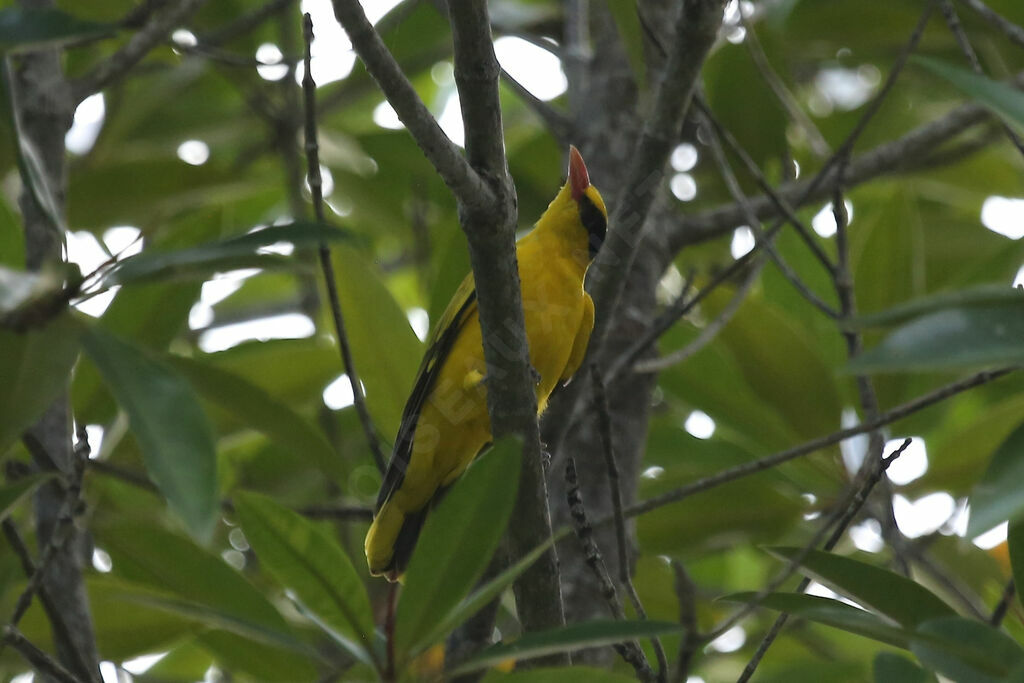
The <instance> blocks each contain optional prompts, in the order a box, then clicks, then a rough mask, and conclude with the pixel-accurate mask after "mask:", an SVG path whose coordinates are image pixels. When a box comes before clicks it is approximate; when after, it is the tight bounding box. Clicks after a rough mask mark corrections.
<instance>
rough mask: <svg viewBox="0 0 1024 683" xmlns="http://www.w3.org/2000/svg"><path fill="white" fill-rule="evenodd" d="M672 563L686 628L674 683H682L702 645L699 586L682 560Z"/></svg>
mask: <svg viewBox="0 0 1024 683" xmlns="http://www.w3.org/2000/svg"><path fill="white" fill-rule="evenodd" d="M670 564H671V566H672V571H673V572H674V573H675V589H676V596H677V597H678V598H679V623H680V624H681V625H682V627H683V629H684V631H683V635H682V638H680V640H679V652H678V654H677V655H676V667H675V669H674V671H673V672H672V683H682V682H683V681H684V680H686V679H687V678H688V677H689V673H690V660H691V659H693V655H694V653H695V652H696V651H697V648H698V647H700V634H698V633H697V586H696V585H694V583H693V579H692V578H690V575H689V574H688V573H687V571H686V567H684V566H683V563H682V562H680V561H679V560H676V559H674V558H673V559H671V560H670Z"/></svg>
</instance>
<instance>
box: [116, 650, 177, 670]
mask: <svg viewBox="0 0 1024 683" xmlns="http://www.w3.org/2000/svg"><path fill="white" fill-rule="evenodd" d="M166 656H167V653H166V652H156V653H154V654H151V655H142V656H141V657H135V658H134V659H127V660H125V661H124V662H123V663H122V664H121V666H122V667H124V670H125V671H127V672H128V673H130V674H135V675H136V676H138V675H139V674H144V673H146V672H147V671H149V670H150V669H152V668H153V666H154V665H155V664H156V663H157V662H159V661H160V660H161V659H163V658H164V657H166Z"/></svg>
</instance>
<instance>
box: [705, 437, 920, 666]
mask: <svg viewBox="0 0 1024 683" xmlns="http://www.w3.org/2000/svg"><path fill="white" fill-rule="evenodd" d="M911 442H912V439H906V440H904V441H903V443H902V444H901V445H900V447H899V448H897V449H896V450H895V451H893V453H891V454H890V455H889V456H887V457H882V452H881V450H878V451H875V452H872V454H871V465H870V468H869V469H868V470H864V473H865V474H866V476H865V477H864V482H863V484H861V485H860V486H856V487H853V488H852V489H851V491H850V495H849V497H848V499H847V500H846V501H845V503H844V504H843V505H842V506H840V507H839V508H837V510H836V514H835V515H834V516H833V517H832V518H830V519H829V520H828V521H827V522H826V523H825V524H824V525H822V527H821V528H820V529H819V530H818V533H817V534H815V538H814V539H812V540H811V542H810V543H808V544H807V546H806V547H805V548H804V549H803V551H802V552H801V553H799V554H798V555H797V556H794V557H793V558H792V559H791V561H790V563H789V567H793V568H794V569H795V568H796V566H799V565H800V564H801V563H802V562H803V560H804V558H806V556H807V555H808V554H809V552H810V551H811V550H812V549H813V548H814V547H815V546H816V545H817V544H818V540H820V536H822V535H824V532H825V531H827V530H828V529H830V528H831V529H832V533H831V534H830V535H829V538H828V540H827V541H825V544H824V545H823V546H822V548H823V550H825V552H829V551H831V550H832V549H833V548H835V547H836V545H837V544H838V543H839V540H840V539H841V538H842V537H843V535H844V534H845V533H846V529H847V527H849V526H850V523H851V522H853V520H854V519H855V518H856V517H857V514H858V513H859V512H860V509H861V508H862V507H863V506H864V503H865V502H866V501H867V499H868V496H869V495H870V493H871V490H872V489H873V488H874V487H875V485H876V484H878V482H879V481H880V480H881V478H882V475H883V474H885V471H886V470H887V469H889V465H890V464H892V462H893V461H894V460H895V459H896V458H898V457H900V456H901V455H903V451H905V450H906V449H907V447H908V446H910V444H911ZM833 525H834V526H833ZM787 568H788V567H787ZM784 574H785V573H784ZM785 578H787V579H788V578H789V576H786V577H785ZM773 583H774V585H772V586H771V587H770V588H769V589H766V590H765V591H762V592H760V593H758V595H757V596H756V597H755V598H754V599H753V600H752V601H751V602H750V603H749V604H748V606H756V605H758V604H760V602H761V601H762V600H764V599H765V597H767V596H768V595H769V594H770V593H771V592H773V591H775V590H776V589H777V588H778V587H779V586H781V585H782V581H778V582H773ZM810 585H811V579H810V578H809V577H805V578H803V579H801V581H800V583H799V584H798V585H797V587H796V592H797V593H803V592H804V591H805V590H807V587H808V586H810ZM788 620H789V614H788V613H787V612H783V613H782V614H780V615H779V616H778V617H777V618H776V619H775V622H774V623H773V624H772V626H771V628H770V629H768V633H766V634H765V636H764V638H763V639H762V640H761V643H760V644H759V645H758V647H757V651H756V652H754V655H753V656H752V657H751V658H750V661H749V662H747V665H746V666H745V667H744V669H743V673H741V674H740V677H739V678H738V679H737V680H736V683H745V682H746V681H748V680H750V677H751V676H753V675H754V671H756V670H757V666H758V664H760V663H761V660H762V659H763V658H764V655H765V653H767V652H768V648H770V647H771V646H772V643H774V642H775V639H776V638H777V637H778V635H779V633H781V632H782V629H783V627H784V626H785V625H786V621H788ZM727 623H728V624H729V625H730V626H731V625H732V624H733V623H736V622H735V621H731V623H729V622H727ZM715 633H724V631H722V629H717V630H716V631H715Z"/></svg>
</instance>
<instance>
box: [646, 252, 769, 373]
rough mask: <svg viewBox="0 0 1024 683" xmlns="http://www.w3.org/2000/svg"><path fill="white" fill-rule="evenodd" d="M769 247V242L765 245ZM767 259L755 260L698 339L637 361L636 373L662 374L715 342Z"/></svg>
mask: <svg viewBox="0 0 1024 683" xmlns="http://www.w3.org/2000/svg"><path fill="white" fill-rule="evenodd" d="M764 244H765V246H768V244H769V243H768V242H765V243H764ZM764 264H765V259H764V258H755V259H754V264H753V265H752V266H751V267H750V270H749V272H748V273H747V275H746V277H745V278H744V279H743V282H741V283H740V286H739V287H737V288H736V291H735V292H733V295H732V298H731V299H729V303H727V304H726V305H725V308H723V309H722V310H721V311H720V312H719V313H718V315H716V316H715V319H714V320H712V321H711V322H709V323H708V324H707V325H705V326H704V328H703V329H702V330H701V331H700V334H699V335H697V338H696V339H694V340H693V341H692V342H690V343H689V344H687V345H686V346H684V347H683V348H681V349H677V350H676V351H673V352H672V353H670V354H668V355H667V356H662V357H660V358H651V359H648V360H640V361H637V362H636V363H635V364H634V365H633V371H634V372H661V371H662V370H665V369H666V368H670V367H672V366H673V365H679V364H680V363H684V362H686V360H687V359H689V358H691V357H693V355H694V354H696V353H697V352H699V351H700V350H701V349H703V348H704V347H705V346H707V345H708V344H710V343H711V342H712V341H714V339H715V337H717V336H718V333H719V332H721V331H722V329H724V328H725V326H726V325H728V324H729V321H730V320H732V317H733V316H734V315H736V311H738V310H739V309H740V306H741V305H742V304H743V302H744V301H745V300H746V298H747V294H749V293H750V290H751V289H752V288H753V286H754V283H755V282H757V278H758V276H760V275H761V270H762V269H763V268H764Z"/></svg>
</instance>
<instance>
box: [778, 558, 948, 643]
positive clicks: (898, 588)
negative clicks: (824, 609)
mask: <svg viewBox="0 0 1024 683" xmlns="http://www.w3.org/2000/svg"><path fill="white" fill-rule="evenodd" d="M767 550H768V552H770V553H771V554H772V555H775V556H776V557H778V558H780V559H783V560H791V559H792V558H794V557H797V555H798V554H799V553H802V552H804V549H803V548H795V547H778V546H777V547H773V548H768V549H767ZM800 568H801V571H802V572H803V573H804V574H806V575H807V576H810V577H811V578H813V579H815V580H817V581H819V582H821V583H823V584H825V585H826V586H828V587H829V588H831V589H832V590H834V591H836V592H838V593H842V594H843V595H845V596H846V597H848V598H850V599H851V600H853V601H854V602H857V603H859V604H861V605H863V606H865V607H868V608H870V609H872V610H875V611H877V612H878V613H879V614H882V615H884V616H886V617H888V618H890V619H892V620H893V621H895V622H896V623H898V624H899V625H901V626H903V627H905V628H912V627H914V626H916V625H917V624H919V623H921V622H923V621H927V620H928V619H934V618H938V617H944V616H952V615H955V614H956V612H954V611H953V608H951V607H950V606H949V605H947V604H946V603H944V602H943V601H942V600H940V599H939V598H938V597H937V596H936V595H935V594H934V593H932V592H931V591H929V590H928V589H927V588H925V587H924V586H922V585H920V584H918V583H915V582H914V581H911V580H910V579H908V578H906V577H903V576H900V575H899V574H895V573H893V572H890V571H888V570H885V569H881V568H880V567H876V566H874V565H870V564H867V563H866V562H860V561H858V560H854V559H851V558H849V557H843V556H842V555H835V554H832V553H826V552H823V551H820V550H812V551H811V552H809V553H807V555H806V557H804V560H803V562H801V563H800ZM896 595H898V596H899V599H898V600H895V599H893V596H896Z"/></svg>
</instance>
